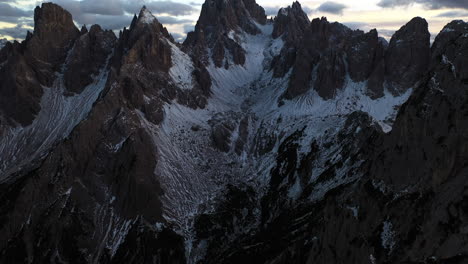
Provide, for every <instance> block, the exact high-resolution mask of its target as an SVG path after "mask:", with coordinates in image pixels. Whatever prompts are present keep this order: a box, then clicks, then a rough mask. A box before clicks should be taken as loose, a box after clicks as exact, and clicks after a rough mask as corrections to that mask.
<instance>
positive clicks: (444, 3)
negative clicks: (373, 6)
mask: <svg viewBox="0 0 468 264" xmlns="http://www.w3.org/2000/svg"><path fill="white" fill-rule="evenodd" d="M411 4H422V5H424V6H425V7H426V8H429V9H441V8H462V9H468V0H381V1H380V2H379V3H378V5H379V6H381V7H398V6H408V5H411Z"/></svg>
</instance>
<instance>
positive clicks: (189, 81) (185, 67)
mask: <svg viewBox="0 0 468 264" xmlns="http://www.w3.org/2000/svg"><path fill="white" fill-rule="evenodd" d="M167 43H168V44H169V45H170V46H171V49H172V56H171V58H172V67H171V68H170V69H169V75H170V76H171V78H172V80H173V81H174V83H175V84H176V85H177V86H178V87H179V88H181V89H186V90H188V89H192V87H193V76H192V73H193V71H194V70H195V67H194V66H193V61H192V59H191V58H190V56H189V55H187V54H186V53H185V52H183V51H181V50H180V49H179V47H177V46H176V45H175V44H174V43H172V42H170V41H168V42H167Z"/></svg>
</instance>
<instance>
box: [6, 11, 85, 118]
mask: <svg viewBox="0 0 468 264" xmlns="http://www.w3.org/2000/svg"><path fill="white" fill-rule="evenodd" d="M34 21H35V27H34V34H28V36H27V38H26V40H25V42H23V43H22V44H19V43H13V44H10V45H7V46H6V47H5V48H4V49H2V53H3V54H4V55H2V56H0V57H1V58H2V63H4V64H5V65H4V66H3V67H2V68H1V69H0V79H1V80H2V82H1V83H0V109H1V111H2V113H3V114H2V116H3V117H2V119H3V120H4V121H3V122H6V123H8V124H10V125H13V126H15V125H16V124H19V125H22V126H26V125H29V124H31V123H32V121H33V120H34V116H35V115H36V114H37V113H38V112H39V110H40V105H39V103H40V99H41V97H42V94H43V90H42V87H41V85H43V86H48V87H50V86H52V84H53V82H54V80H55V78H56V76H55V73H56V72H59V71H60V70H61V68H60V67H61V65H62V64H63V63H64V62H65V59H66V56H67V53H68V49H70V47H72V46H73V43H74V41H75V40H76V39H77V38H78V37H79V34H80V32H79V31H78V29H77V28H76V27H75V25H74V24H73V20H72V17H71V15H70V13H68V12H67V11H65V10H64V9H62V8H61V7H59V6H57V5H55V4H51V3H48V4H44V5H43V6H42V8H40V7H37V8H36V10H35V11H34Z"/></svg>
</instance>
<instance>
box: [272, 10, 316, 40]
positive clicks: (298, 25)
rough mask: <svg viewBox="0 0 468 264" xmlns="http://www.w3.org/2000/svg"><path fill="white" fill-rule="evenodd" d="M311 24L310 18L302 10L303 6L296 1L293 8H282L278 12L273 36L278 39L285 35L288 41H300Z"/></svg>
mask: <svg viewBox="0 0 468 264" xmlns="http://www.w3.org/2000/svg"><path fill="white" fill-rule="evenodd" d="M309 24H310V20H309V17H308V16H307V14H306V13H305V12H304V10H302V7H301V4H300V3H299V2H297V1H296V2H294V3H293V4H292V6H288V7H286V8H281V9H280V10H279V11H278V15H277V16H276V18H275V20H274V27H273V34H272V36H273V38H278V37H279V36H281V35H283V34H284V39H285V40H286V41H293V42H294V41H298V40H299V39H300V38H301V36H302V35H303V34H304V31H305V29H306V28H307V26H308V25H309Z"/></svg>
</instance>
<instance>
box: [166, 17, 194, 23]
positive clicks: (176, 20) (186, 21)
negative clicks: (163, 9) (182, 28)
mask: <svg viewBox="0 0 468 264" xmlns="http://www.w3.org/2000/svg"><path fill="white" fill-rule="evenodd" d="M158 20H159V22H160V23H161V24H164V25H177V24H185V23H190V22H194V21H193V20H190V19H178V18H176V17H171V16H158Z"/></svg>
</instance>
